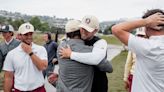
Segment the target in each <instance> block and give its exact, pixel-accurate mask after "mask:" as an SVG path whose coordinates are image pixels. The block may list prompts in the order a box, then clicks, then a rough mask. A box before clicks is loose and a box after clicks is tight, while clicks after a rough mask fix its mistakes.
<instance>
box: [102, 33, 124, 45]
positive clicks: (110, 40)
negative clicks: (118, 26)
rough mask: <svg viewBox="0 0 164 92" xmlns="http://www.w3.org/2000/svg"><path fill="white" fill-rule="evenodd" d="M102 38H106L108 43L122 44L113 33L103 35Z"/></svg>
mask: <svg viewBox="0 0 164 92" xmlns="http://www.w3.org/2000/svg"><path fill="white" fill-rule="evenodd" d="M101 38H102V39H105V40H106V41H107V43H108V44H115V45H122V43H121V42H120V41H119V40H118V39H117V38H116V37H115V36H113V35H103V36H101Z"/></svg>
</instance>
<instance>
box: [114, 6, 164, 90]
mask: <svg viewBox="0 0 164 92" xmlns="http://www.w3.org/2000/svg"><path fill="white" fill-rule="evenodd" d="M139 27H145V28H146V29H145V32H146V35H147V36H148V37H149V39H145V38H140V37H137V36H134V35H133V34H131V33H130V32H131V31H132V30H133V29H135V28H139ZM112 33H113V34H114V35H115V36H116V37H117V38H118V39H120V41H122V42H123V43H124V44H125V45H128V48H129V49H130V50H131V51H132V52H134V53H136V59H137V60H136V65H135V69H134V75H133V83H132V91H131V92H163V91H164V11H162V10H160V9H153V10H149V11H147V12H146V13H145V14H144V16H143V19H138V20H134V21H129V22H123V23H120V24H117V25H115V26H113V27H112Z"/></svg>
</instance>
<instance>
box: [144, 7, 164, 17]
mask: <svg viewBox="0 0 164 92" xmlns="http://www.w3.org/2000/svg"><path fill="white" fill-rule="evenodd" d="M155 13H162V14H163V15H164V11H163V10H161V9H152V10H147V12H146V13H145V14H144V15H143V16H142V18H143V19H144V18H147V17H149V16H151V15H153V14H155Z"/></svg>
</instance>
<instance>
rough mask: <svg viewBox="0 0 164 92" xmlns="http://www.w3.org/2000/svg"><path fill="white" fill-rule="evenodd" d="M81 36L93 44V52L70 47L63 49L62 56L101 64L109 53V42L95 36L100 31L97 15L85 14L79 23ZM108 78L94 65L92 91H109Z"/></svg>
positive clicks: (89, 43)
mask: <svg viewBox="0 0 164 92" xmlns="http://www.w3.org/2000/svg"><path fill="white" fill-rule="evenodd" d="M79 27H80V32H81V38H82V39H83V40H84V41H85V44H86V45H88V46H93V49H92V52H91V53H79V52H74V51H71V50H70V49H62V50H61V52H60V53H61V57H63V58H70V59H73V60H76V61H79V62H81V63H85V64H89V65H99V64H100V63H101V61H102V60H103V59H104V58H106V55H107V42H106V41H105V40H103V39H100V38H98V37H96V36H95V34H96V33H97V32H98V31H99V21H98V19H97V18H96V17H95V16H90V15H89V16H85V17H84V18H83V19H82V23H81V24H80V25H79ZM107 91H108V79H107V76H106V72H105V71H101V70H100V68H99V67H97V66H94V79H93V84H92V90H91V92H107Z"/></svg>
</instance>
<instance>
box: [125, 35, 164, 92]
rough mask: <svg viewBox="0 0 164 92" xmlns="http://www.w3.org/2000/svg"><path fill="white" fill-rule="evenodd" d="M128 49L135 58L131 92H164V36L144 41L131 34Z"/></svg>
mask: <svg viewBox="0 0 164 92" xmlns="http://www.w3.org/2000/svg"><path fill="white" fill-rule="evenodd" d="M128 47H129V49H130V50H132V51H133V52H134V53H136V57H137V61H136V66H135V72H134V78H133V83H132V92H164V36H152V37H150V39H144V38H140V37H135V36H134V35H132V34H131V35H130V37H129V41H128Z"/></svg>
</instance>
